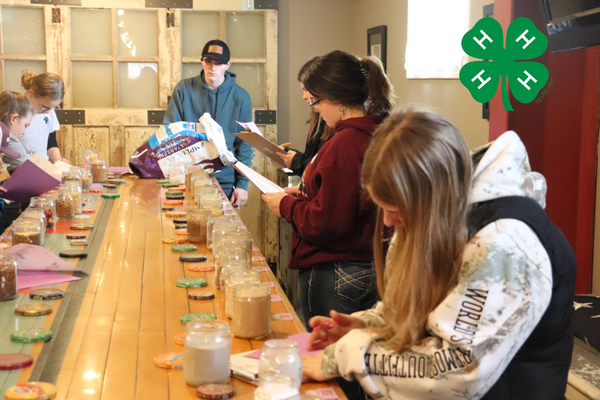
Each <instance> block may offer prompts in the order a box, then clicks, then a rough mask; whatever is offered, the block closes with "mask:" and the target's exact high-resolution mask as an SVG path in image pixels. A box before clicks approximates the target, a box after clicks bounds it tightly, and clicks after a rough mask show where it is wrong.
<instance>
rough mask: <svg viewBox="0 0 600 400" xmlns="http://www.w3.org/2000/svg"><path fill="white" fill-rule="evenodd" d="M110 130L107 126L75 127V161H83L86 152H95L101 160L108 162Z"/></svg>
mask: <svg viewBox="0 0 600 400" xmlns="http://www.w3.org/2000/svg"><path fill="white" fill-rule="evenodd" d="M109 144H110V140H109V129H108V127H106V126H86V127H77V126H76V127H74V129H73V156H72V157H73V159H74V160H81V159H82V158H83V151H84V150H88V149H90V150H95V151H97V152H98V157H100V159H101V160H108V159H109V155H110V146H109Z"/></svg>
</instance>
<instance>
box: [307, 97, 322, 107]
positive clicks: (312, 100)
mask: <svg viewBox="0 0 600 400" xmlns="http://www.w3.org/2000/svg"><path fill="white" fill-rule="evenodd" d="M320 102H321V100H316V99H310V101H309V102H308V105H309V106H311V107H312V108H315V107H316V106H317V105H318V104H319V103H320Z"/></svg>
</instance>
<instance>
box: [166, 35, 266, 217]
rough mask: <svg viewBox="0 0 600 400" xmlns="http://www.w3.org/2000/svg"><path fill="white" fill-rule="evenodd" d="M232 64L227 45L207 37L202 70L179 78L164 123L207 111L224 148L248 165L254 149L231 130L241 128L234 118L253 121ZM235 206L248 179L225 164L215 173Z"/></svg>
mask: <svg viewBox="0 0 600 400" xmlns="http://www.w3.org/2000/svg"><path fill="white" fill-rule="evenodd" d="M230 66H231V61H230V53H229V47H227V44H226V43H225V42H223V41H221V40H210V41H209V42H208V43H206V44H205V45H204V49H203V50H202V72H201V73H200V75H198V76H195V77H193V78H188V79H182V80H181V81H180V82H179V83H178V84H177V86H175V90H173V96H172V97H171V101H170V102H169V106H168V108H167V112H166V113H165V116H164V119H163V124H170V123H172V122H178V121H188V122H198V120H199V119H200V117H201V116H202V114H204V113H209V114H210V116H211V117H212V119H214V120H215V121H216V122H217V123H218V124H219V125H220V126H221V128H223V133H224V134H225V140H226V142H227V148H228V149H229V150H231V151H234V152H235V156H236V158H237V159H238V160H239V161H241V162H242V163H243V164H245V165H247V166H249V167H251V166H252V160H253V158H254V149H253V148H252V146H250V145H249V144H247V143H245V142H244V141H242V140H241V139H239V138H238V137H236V136H235V135H234V133H237V132H240V131H241V130H242V128H241V127H240V126H239V125H238V123H237V122H236V121H240V122H248V121H252V102H251V100H250V95H249V94H248V92H246V91H245V90H244V89H243V88H242V87H240V86H239V85H238V84H237V83H236V82H235V78H236V74H234V73H232V72H229V71H228V69H229V67H230ZM215 177H216V178H217V180H218V181H219V183H220V184H221V187H222V188H223V191H225V193H226V194H227V196H228V197H229V198H230V199H231V202H232V204H233V205H234V206H243V205H244V204H245V203H246V200H247V199H248V180H247V179H246V178H245V177H244V176H243V175H242V174H240V173H239V172H237V171H236V170H235V169H234V168H233V167H225V168H223V169H222V170H221V171H220V172H219V173H218V174H216V175H215Z"/></svg>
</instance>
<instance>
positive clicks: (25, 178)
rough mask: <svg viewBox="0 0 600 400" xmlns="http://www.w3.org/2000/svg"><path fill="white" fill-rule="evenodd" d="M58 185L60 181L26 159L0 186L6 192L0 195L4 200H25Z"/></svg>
mask: <svg viewBox="0 0 600 400" xmlns="http://www.w3.org/2000/svg"><path fill="white" fill-rule="evenodd" d="M58 185H60V181H58V180H56V179H55V178H53V177H52V176H51V175H50V174H48V173H47V172H44V170H42V169H41V168H40V167H38V166H37V165H35V164H34V163H32V162H31V161H30V160H26V161H25V162H24V163H23V165H21V166H20V167H19V168H17V169H16V170H15V172H14V173H13V174H12V175H11V177H10V178H8V179H7V180H6V181H5V182H4V184H3V185H2V187H3V188H4V189H6V190H7V192H6V193H0V197H2V198H3V199H6V200H12V201H20V202H27V201H29V199H31V198H32V197H35V196H39V195H40V194H43V193H46V192H47V191H49V190H52V189H54V188H56V187H58Z"/></svg>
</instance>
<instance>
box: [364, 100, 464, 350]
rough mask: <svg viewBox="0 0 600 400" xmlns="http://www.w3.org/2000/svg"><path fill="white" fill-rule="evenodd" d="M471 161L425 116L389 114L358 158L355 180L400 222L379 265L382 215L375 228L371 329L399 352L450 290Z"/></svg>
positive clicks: (453, 135) (457, 141) (457, 140)
mask: <svg viewBox="0 0 600 400" xmlns="http://www.w3.org/2000/svg"><path fill="white" fill-rule="evenodd" d="M471 170H472V164H471V158H470V155H469V149H468V147H467V144H466V143H465V141H464V139H463V137H462V136H461V134H460V133H459V132H458V131H457V130H456V128H454V126H452V124H450V123H449V122H448V121H446V120H445V119H444V118H443V117H441V116H439V115H437V114H435V113H431V112H426V111H412V110H409V111H401V112H396V113H394V114H392V115H390V116H389V117H388V118H387V119H386V121H384V123H383V124H382V125H381V126H380V127H379V128H378V129H377V130H376V132H375V133H374V136H373V140H372V142H371V144H370V146H369V148H368V150H367V152H366V154H365V159H364V163H363V168H362V183H363V185H364V186H365V187H366V188H368V189H369V191H370V193H371V194H372V195H373V196H374V197H376V198H377V199H378V200H380V201H381V202H383V203H385V204H389V205H391V206H394V207H397V208H398V210H399V212H400V216H401V218H402V220H403V224H402V225H400V226H396V232H395V239H394V241H393V243H392V246H391V247H390V249H389V252H388V256H387V260H386V261H387V265H386V266H385V270H384V266H383V260H382V258H383V256H382V240H381V239H382V230H383V212H382V211H381V210H379V212H378V216H377V225H376V229H375V244H374V249H375V268H376V273H377V286H378V289H379V292H380V295H381V298H382V300H383V303H384V319H385V321H386V326H385V327H384V328H381V329H378V330H376V333H378V334H380V335H381V336H382V337H383V338H384V339H385V340H386V343H387V344H388V345H390V346H391V347H393V348H395V349H396V350H402V349H406V348H409V347H411V346H412V345H415V344H418V343H419V341H421V340H422V339H423V338H424V337H425V336H426V335H427V332H426V325H427V319H428V317H429V314H430V313H431V312H432V311H433V310H434V309H435V308H436V307H437V306H438V305H439V304H440V303H441V301H442V300H443V299H444V298H445V297H446V296H447V295H448V292H449V291H450V290H451V289H452V288H453V287H454V286H455V285H456V282H457V278H458V273H459V270H460V267H461V262H462V250H463V246H464V245H465V243H466V241H467V223H466V216H467V209H468V206H467V199H468V197H469V190H470V185H471V172H472V171H471Z"/></svg>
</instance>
